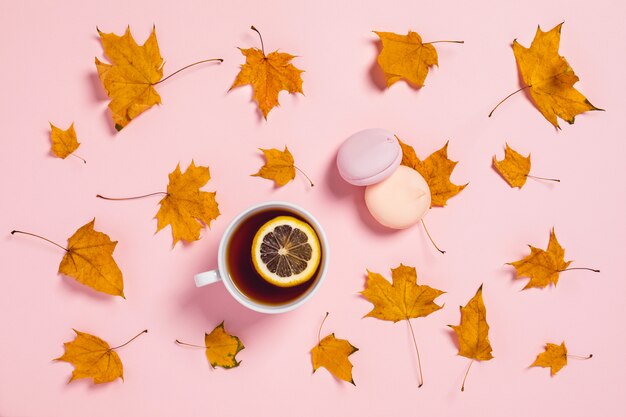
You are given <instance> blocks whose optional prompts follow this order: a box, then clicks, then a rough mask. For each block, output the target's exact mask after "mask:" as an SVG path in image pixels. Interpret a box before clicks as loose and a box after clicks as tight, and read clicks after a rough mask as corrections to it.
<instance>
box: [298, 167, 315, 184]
mask: <svg viewBox="0 0 626 417" xmlns="http://www.w3.org/2000/svg"><path fill="white" fill-rule="evenodd" d="M293 167H294V168H295V169H297V170H298V171H300V173H301V174H302V175H304V176H305V177H306V179H307V180H308V181H309V184H311V187H315V184H313V181H311V178H309V176H308V175H306V174H305V173H304V171H303V170H301V169H300V168H298V167H297V166H295V165H294V166H293Z"/></svg>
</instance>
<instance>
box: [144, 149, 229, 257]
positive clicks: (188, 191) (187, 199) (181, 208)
mask: <svg viewBox="0 0 626 417" xmlns="http://www.w3.org/2000/svg"><path fill="white" fill-rule="evenodd" d="M210 178H211V176H210V174H209V167H203V166H198V167H197V166H196V165H195V164H194V161H193V160H192V161H191V164H190V165H189V167H187V170H186V171H185V172H184V173H181V171H180V164H178V165H176V169H175V170H174V171H173V172H171V173H170V174H169V179H170V181H169V184H168V185H167V195H166V196H165V197H163V199H162V200H161V201H160V202H159V204H160V205H161V207H160V208H159V211H158V212H157V214H156V219H157V232H158V231H160V230H161V229H163V228H164V227H165V226H167V225H170V226H171V227H172V238H173V239H174V245H176V243H178V241H179V240H183V241H185V242H192V241H194V240H198V239H200V229H201V228H202V227H203V226H204V225H206V226H210V224H211V220H215V219H216V218H217V216H219V215H220V211H219V208H218V204H217V201H215V192H206V191H200V188H201V187H202V186H204V185H205V184H206V183H207V182H208V181H209V179H210Z"/></svg>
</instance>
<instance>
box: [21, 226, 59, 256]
mask: <svg viewBox="0 0 626 417" xmlns="http://www.w3.org/2000/svg"><path fill="white" fill-rule="evenodd" d="M16 233H21V234H23V235H28V236H34V237H37V238H39V239H43V240H45V241H46V242H50V243H52V244H53V245H55V246H58V247H60V248H61V249H63V250H64V251H65V252H69V251H70V250H69V249H68V248H66V247H64V246H61V245H59V244H58V243H56V242H53V241H51V240H50V239H46V238H45V237H43V236H39V235H36V234H34V233H29V232H22V231H21V230H13V231H11V234H12V235H14V234H16Z"/></svg>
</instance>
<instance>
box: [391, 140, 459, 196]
mask: <svg viewBox="0 0 626 417" xmlns="http://www.w3.org/2000/svg"><path fill="white" fill-rule="evenodd" d="M398 142H399V143H400V146H401V147H402V162H401V164H402V165H405V166H408V167H409V168H413V169H414V170H416V171H417V172H419V173H420V174H421V175H422V177H424V179H425V180H426V183H428V188H430V194H431V203H430V205H431V207H435V206H438V207H443V206H445V205H446V203H447V201H448V199H449V198H451V197H454V196H455V195H457V194H458V193H460V192H461V191H463V189H464V188H465V187H467V184H463V185H456V184H453V183H452V182H451V181H450V175H452V171H453V170H454V167H455V166H456V164H457V163H458V162H456V161H451V160H450V159H448V142H446V144H445V145H444V146H443V148H441V149H439V150H438V151H435V152H433V153H432V154H431V155H429V156H428V157H427V158H426V159H424V160H423V161H422V160H420V159H419V158H418V157H417V154H416V153H415V150H414V149H413V147H412V146H410V145H407V144H406V143H404V142H402V141H401V140H400V139H398Z"/></svg>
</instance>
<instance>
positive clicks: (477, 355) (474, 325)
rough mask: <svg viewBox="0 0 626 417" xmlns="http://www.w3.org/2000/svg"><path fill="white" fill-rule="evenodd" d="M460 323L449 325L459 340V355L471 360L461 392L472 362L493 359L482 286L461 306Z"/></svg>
mask: <svg viewBox="0 0 626 417" xmlns="http://www.w3.org/2000/svg"><path fill="white" fill-rule="evenodd" d="M460 308H461V323H460V324H459V325H458V326H453V325H449V326H450V327H451V328H452V329H453V330H454V332H455V333H456V336H457V338H458V340H459V355H461V356H465V357H466V358H470V359H472V362H470V364H469V366H468V368H467V372H466V373H465V378H463V384H462V385H461V391H464V390H465V379H466V378H467V374H468V373H469V370H470V367H471V366H472V363H474V360H478V361H488V360H490V359H492V358H493V355H492V354H491V344H490V343H489V325H488V324H487V309H486V308H485V303H484V302H483V286H482V285H481V286H480V288H478V291H476V295H474V297H472V299H471V300H469V301H468V302H467V304H466V305H465V307H463V306H461V307H460Z"/></svg>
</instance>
